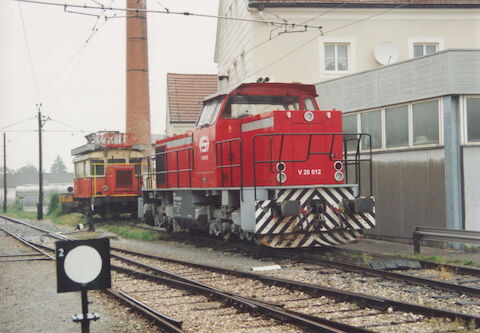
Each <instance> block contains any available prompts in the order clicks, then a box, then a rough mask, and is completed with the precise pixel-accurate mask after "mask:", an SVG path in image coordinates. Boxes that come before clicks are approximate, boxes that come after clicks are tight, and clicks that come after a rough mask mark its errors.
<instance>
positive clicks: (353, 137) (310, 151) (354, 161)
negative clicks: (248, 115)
mask: <svg viewBox="0 0 480 333" xmlns="http://www.w3.org/2000/svg"><path fill="white" fill-rule="evenodd" d="M287 136H291V137H300V136H303V137H307V138H308V144H307V150H306V154H305V157H304V158H299V159H284V158H282V154H284V152H283V151H284V149H283V147H284V141H285V137H287ZM263 137H270V138H271V139H270V140H269V141H270V159H269V160H261V161H258V160H256V157H257V155H256V148H257V139H258V138H263ZM274 137H280V147H279V149H278V157H277V158H275V157H274V152H273V140H272V139H273V138H274ZM314 137H325V138H326V140H328V138H329V137H331V142H330V149H329V150H326V151H314V148H313V147H312V139H313V138H314ZM345 137H347V139H345ZM363 137H366V138H368V141H367V142H368V145H369V149H368V150H367V151H363V152H361V151H360V142H361V140H362V138H363ZM337 138H341V140H342V143H343V146H344V149H343V152H342V154H343V156H342V158H337V157H336V156H335V154H334V151H333V149H334V146H335V140H337ZM371 140H372V139H371V136H370V134H368V133H268V134H256V135H254V136H253V140H252V144H253V159H252V163H253V187H254V195H255V199H256V198H257V171H256V166H257V164H266V163H269V164H272V165H273V163H281V162H283V163H301V162H307V161H308V160H309V159H310V158H311V157H312V156H315V155H327V156H328V157H329V159H330V160H331V161H332V162H336V161H340V162H342V163H343V164H344V170H345V172H347V166H349V165H353V166H354V168H355V183H357V184H358V187H359V190H358V194H357V197H358V196H360V194H361V193H362V181H361V162H367V163H368V168H369V183H370V187H369V189H370V196H372V195H373V183H372V176H373V171H372V148H371ZM349 141H356V150H355V152H354V153H353V154H352V153H351V152H347V143H348V142H349ZM362 154H366V155H367V157H366V158H362ZM349 156H350V157H352V156H353V157H352V158H349ZM346 177H347V173H345V179H347V178H346Z"/></svg>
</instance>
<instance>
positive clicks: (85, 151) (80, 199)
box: [72, 132, 144, 217]
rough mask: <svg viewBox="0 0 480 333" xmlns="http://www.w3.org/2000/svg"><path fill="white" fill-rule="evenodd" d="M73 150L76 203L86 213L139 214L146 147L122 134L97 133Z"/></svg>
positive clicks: (104, 214)
mask: <svg viewBox="0 0 480 333" xmlns="http://www.w3.org/2000/svg"><path fill="white" fill-rule="evenodd" d="M86 138H87V141H88V143H87V144H86V145H83V146H81V147H78V148H75V149H73V150H72V155H74V156H75V159H74V164H75V179H74V191H73V196H74V200H75V201H76V202H77V203H78V204H79V205H80V210H81V211H83V212H85V213H86V214H89V215H91V214H101V215H102V216H103V217H105V216H112V215H118V214H121V213H130V214H132V215H134V216H136V215H137V212H138V198H139V197H140V195H141V193H140V190H141V176H140V166H141V160H142V158H143V157H144V153H143V151H144V147H143V146H140V145H136V144H135V139H134V138H133V137H131V136H129V135H126V134H124V133H119V132H97V133H92V134H89V135H87V136H86Z"/></svg>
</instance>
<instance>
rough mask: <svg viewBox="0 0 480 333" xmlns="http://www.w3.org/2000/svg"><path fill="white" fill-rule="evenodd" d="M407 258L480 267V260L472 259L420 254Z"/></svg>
mask: <svg viewBox="0 0 480 333" xmlns="http://www.w3.org/2000/svg"><path fill="white" fill-rule="evenodd" d="M406 257H407V258H411V259H418V260H428V261H433V262H436V263H439V264H455V265H463V266H476V267H480V262H478V261H473V260H470V259H465V260H461V259H451V258H445V257H441V256H423V255H420V254H416V255H414V256H406Z"/></svg>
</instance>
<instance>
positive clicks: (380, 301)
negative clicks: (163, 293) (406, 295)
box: [112, 248, 480, 327]
mask: <svg viewBox="0 0 480 333" xmlns="http://www.w3.org/2000/svg"><path fill="white" fill-rule="evenodd" d="M112 250H115V251H121V252H124V253H128V254H131V255H137V256H144V257H147V258H151V259H156V260H161V261H166V262H172V263H177V264H182V265H190V266H193V267H197V268H201V269H210V270H213V271H217V272H221V273H224V274H230V275H237V276H244V277H247V278H250V279H256V280H259V281H261V282H263V283H265V284H268V285H275V286H279V287H285V288H290V289H294V290H301V291H304V292H308V293H311V294H313V295H323V296H329V297H333V298H336V299H340V300H347V301H350V302H354V303H357V304H359V305H360V306H362V307H365V306H368V307H372V308H375V309H379V310H387V309H388V308H393V309H396V310H399V311H404V312H413V313H417V314H421V315H424V316H427V317H445V318H450V319H457V318H458V319H461V320H464V321H466V322H472V321H473V322H474V323H475V324H476V325H477V327H480V316H475V315H469V314H464V313H459V312H454V311H449V310H442V309H436V308H433V307H429V306H424V305H417V304H412V303H407V302H401V301H396V300H392V299H387V298H383V297H379V296H369V295H364V294H359V293H354V292H349V291H344V290H340V289H335V288H328V287H322V286H320V285H314V284H310V283H303V282H297V281H292V280H286V279H280V278H274V277H268V276H264V275H259V274H255V273H250V272H245V271H236V270H229V269H225V268H223V267H218V266H211V265H201V264H197V263H191V262H186V261H182V260H176V259H171V258H164V257H160V256H154V255H150V254H145V253H138V252H134V251H130V250H125V249H119V248H112ZM132 262H133V261H132ZM140 265H143V264H140ZM145 266H148V265H145ZM148 267H150V266H148ZM155 269H156V268H155ZM170 274H171V273H170ZM185 279H186V278H185Z"/></svg>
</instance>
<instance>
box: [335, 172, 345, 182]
mask: <svg viewBox="0 0 480 333" xmlns="http://www.w3.org/2000/svg"><path fill="white" fill-rule="evenodd" d="M333 178H335V180H336V181H337V182H341V181H342V180H343V172H341V171H337V172H335V175H334V176H333Z"/></svg>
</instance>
